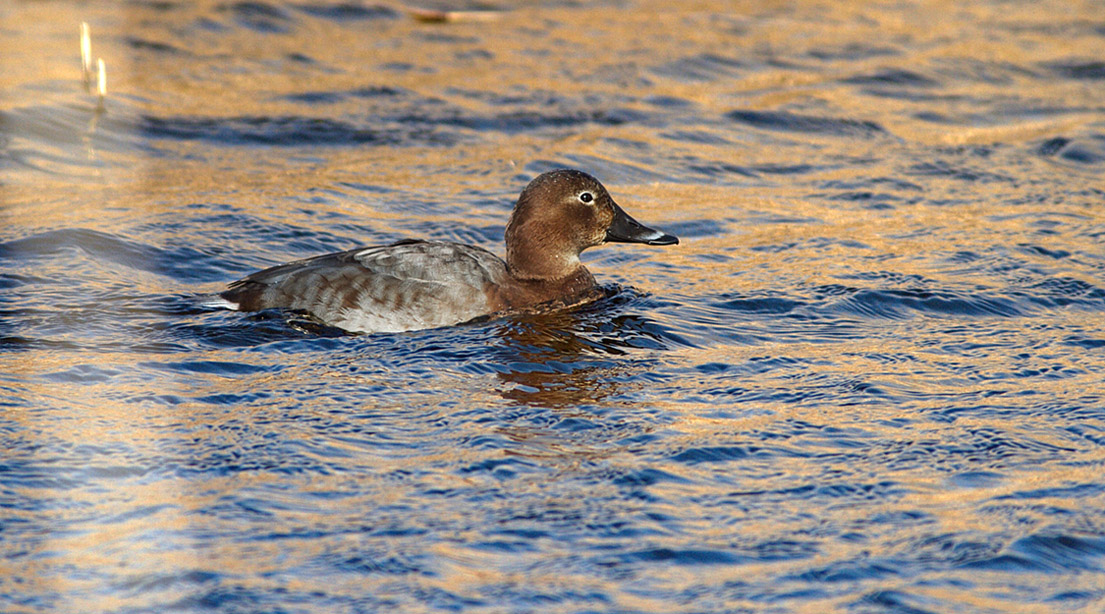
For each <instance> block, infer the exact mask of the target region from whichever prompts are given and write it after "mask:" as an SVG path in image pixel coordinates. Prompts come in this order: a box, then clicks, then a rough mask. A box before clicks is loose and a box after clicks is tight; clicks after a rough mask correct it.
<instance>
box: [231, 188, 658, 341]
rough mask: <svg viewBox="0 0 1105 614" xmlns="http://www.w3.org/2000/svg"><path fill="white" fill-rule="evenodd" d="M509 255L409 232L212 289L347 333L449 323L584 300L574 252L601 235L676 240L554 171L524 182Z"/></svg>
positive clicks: (587, 276) (582, 269)
mask: <svg viewBox="0 0 1105 614" xmlns="http://www.w3.org/2000/svg"><path fill="white" fill-rule="evenodd" d="M504 238H505V242H506V258H505V259H503V258H500V257H498V256H497V255H495V254H493V253H492V252H490V251H488V250H486V249H483V248H481V247H476V246H473V245H465V244H461V243H452V242H445V241H428V240H416V239H406V240H402V241H398V242H396V243H391V244H389V245H381V246H373V247H360V248H357V249H351V250H348V251H343V252H338V253H333V254H324V255H320V256H314V257H311V258H306V259H303V260H296V261H294V262H288V263H286V264H281V265H277V266H274V267H271V268H268V269H265V270H263V271H258V272H256V273H252V274H250V275H247V276H246V277H244V278H242V279H239V280H238V281H235V282H233V283H231V284H229V285H228V286H227V288H226V289H225V290H224V291H222V292H220V293H219V294H218V297H219V300H220V301H221V306H223V307H227V308H230V309H235V310H239V311H261V310H267V309H281V310H291V311H297V312H302V313H305V314H307V315H308V316H309V317H310V318H311V319H313V320H316V321H317V322H318V323H321V324H323V325H326V326H330V327H335V328H339V329H342V330H344V331H348V332H351V333H398V332H406V331H413V330H422V329H431V328H440V327H446V326H455V325H458V324H462V323H465V322H470V321H472V320H480V319H484V318H494V317H498V316H503V315H507V314H511V313H518V312H533V311H541V310H543V309H557V308H564V307H565V306H570V305H576V304H579V303H582V302H587V301H588V300H591V299H593V298H594V297H595V296H597V293H598V292H599V288H598V283H597V282H596V280H595V277H594V276H593V275H592V274H591V272H590V271H588V270H587V267H586V266H584V265H583V262H582V261H581V260H580V254H581V253H582V252H583V251H584V250H586V249H589V248H591V247H597V246H599V245H603V244H605V243H640V244H645V245H674V244H677V243H679V239H678V238H677V237H675V236H673V235H670V234H667V233H664V232H661V231H659V230H654V229H652V228H649V227H647V226H645V225H643V224H641V223H640V222H638V221H637V220H635V219H633V218H632V217H631V216H630V215H629V214H627V213H626V212H625V211H624V210H623V209H622V208H621V207H620V206H619V205H618V203H616V202H615V201H614V199H613V197H611V196H610V193H609V192H608V191H607V189H606V188H605V187H604V186H603V185H602V183H601V182H599V180H598V179H595V178H594V177H592V176H591V175H589V174H587V173H585V172H583V171H579V170H575V169H558V170H554V171H550V172H546V173H543V174H541V175H539V176H537V177H536V178H534V179H533V180H532V181H530V183H529V184H528V185H527V186H526V187H525V188H524V189H523V190H522V192H521V194H520V195H519V196H518V200H517V202H516V203H515V205H514V208H513V210H512V211H511V214H510V219H509V220H508V222H507V225H506V232H505V236H504Z"/></svg>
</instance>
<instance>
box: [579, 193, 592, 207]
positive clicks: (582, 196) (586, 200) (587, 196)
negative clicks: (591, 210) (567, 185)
mask: <svg viewBox="0 0 1105 614" xmlns="http://www.w3.org/2000/svg"><path fill="white" fill-rule="evenodd" d="M593 200H595V195H594V194H592V193H590V192H580V193H579V202H581V203H583V204H585V205H589V204H591V201H593Z"/></svg>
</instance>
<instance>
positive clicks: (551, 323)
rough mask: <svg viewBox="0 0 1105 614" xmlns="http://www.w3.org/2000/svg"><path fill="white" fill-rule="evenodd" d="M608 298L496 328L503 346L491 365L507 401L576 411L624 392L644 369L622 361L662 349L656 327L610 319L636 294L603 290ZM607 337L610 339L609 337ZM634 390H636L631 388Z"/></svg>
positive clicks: (644, 322)
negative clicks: (635, 351) (640, 351)
mask: <svg viewBox="0 0 1105 614" xmlns="http://www.w3.org/2000/svg"><path fill="white" fill-rule="evenodd" d="M601 291H602V292H603V293H604V295H605V296H604V298H602V299H600V300H599V301H597V302H595V303H591V304H588V305H586V306H581V307H577V308H574V309H567V310H561V311H557V312H555V313H541V314H529V315H519V316H516V317H512V318H509V319H506V320H503V321H502V323H501V324H500V325H499V326H498V329H499V335H498V337H499V339H500V340H501V343H498V344H496V346H495V347H494V349H492V350H491V354H490V356H489V359H490V360H491V361H492V362H494V363H498V367H497V368H496V371H497V372H498V376H499V378H500V379H502V380H503V381H504V382H506V383H507V387H505V388H504V389H503V390H502V391H501V392H500V394H501V395H502V396H503V398H506V399H510V400H513V401H520V402H522V403H526V404H527V405H534V406H540V407H551V408H578V407H579V406H581V405H588V404H602V403H603V402H604V400H605V399H606V398H608V397H612V396H616V395H618V394H619V393H620V392H621V388H622V387H623V386H624V385H625V382H626V381H627V379H630V380H631V379H632V377H631V376H632V373H633V372H634V371H635V370H636V369H637V368H638V367H639V366H640V365H637V366H633V363H632V362H631V363H628V364H627V361H626V360H625V359H624V358H621V357H622V356H624V355H625V354H626V353H627V352H628V351H630V350H632V348H634V347H641V346H648V347H655V346H657V345H660V346H662V345H663V344H664V343H665V342H664V339H663V338H662V337H661V336H660V334H659V331H655V330H650V329H653V324H652V323H651V322H650V321H648V320H645V319H642V318H640V317H638V316H632V315H616V316H614V317H611V316H610V312H611V310H616V309H617V308H618V307H617V304H618V303H624V302H625V301H626V300H631V297H632V296H633V292H631V291H628V290H620V289H617V288H602V289H601ZM608 333H609V334H608ZM630 386H632V384H630Z"/></svg>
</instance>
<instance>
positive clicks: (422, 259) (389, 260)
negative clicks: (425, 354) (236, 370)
mask: <svg viewBox="0 0 1105 614" xmlns="http://www.w3.org/2000/svg"><path fill="white" fill-rule="evenodd" d="M508 277H509V275H508V274H507V271H506V265H505V264H504V263H503V261H502V260H501V259H499V257H498V256H495V255H494V254H492V253H491V252H489V251H487V250H484V249H481V248H478V247H473V246H469V245H460V244H457V243H446V242H439V241H400V242H398V243H393V244H391V245H385V246H379V247H368V248H361V249H354V250H350V251H346V252H339V253H336V254H327V255H324V256H316V257H314V258H307V259H305V260H297V261H295V262H289V263H287V264H282V265H279V266H275V267H272V268H269V269H265V270H263V271H259V272H257V273H254V274H252V275H250V276H248V277H245V278H243V279H241V280H239V281H237V282H234V283H233V284H231V285H230V287H229V288H227V290H226V291H225V292H223V293H222V294H221V295H220V296H221V297H222V298H223V299H225V300H227V301H229V302H230V303H233V304H234V305H235V306H236V307H237V308H238V309H240V310H242V311H257V310H261V309H273V308H280V309H295V310H300V311H304V312H306V313H309V314H311V315H313V316H314V317H315V318H317V319H319V320H321V321H323V322H326V323H327V324H330V325H333V326H337V327H339V328H343V329H345V330H349V331H354V332H357V331H363V332H399V331H406V330H416V329H422V328H435V327H439V326H450V325H453V324H459V323H461V322H466V321H468V320H471V319H474V318H477V317H479V316H482V315H486V314H488V313H489V312H491V311H495V309H494V306H493V305H491V303H490V299H489V290H490V289H491V288H495V287H498V286H499V285H500V284H502V283H504V282H505V281H506V280H507V278H508Z"/></svg>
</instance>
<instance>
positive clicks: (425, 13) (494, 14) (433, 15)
mask: <svg viewBox="0 0 1105 614" xmlns="http://www.w3.org/2000/svg"><path fill="white" fill-rule="evenodd" d="M407 12H408V13H410V16H411V17H412V18H414V20H415V21H421V22H424V23H455V22H459V21H495V20H496V19H499V18H500V17H502V15H503V14H502V13H501V12H499V11H439V10H435V9H422V8H416V7H407Z"/></svg>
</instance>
